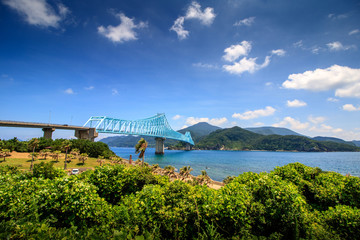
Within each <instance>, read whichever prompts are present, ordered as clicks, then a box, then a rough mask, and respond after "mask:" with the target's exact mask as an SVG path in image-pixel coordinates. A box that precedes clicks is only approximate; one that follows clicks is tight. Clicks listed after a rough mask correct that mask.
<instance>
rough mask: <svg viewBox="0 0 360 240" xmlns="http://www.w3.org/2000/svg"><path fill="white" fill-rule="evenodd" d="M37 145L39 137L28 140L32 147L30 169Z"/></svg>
mask: <svg viewBox="0 0 360 240" xmlns="http://www.w3.org/2000/svg"><path fill="white" fill-rule="evenodd" d="M38 145H39V139H37V138H32V139H31V140H30V141H29V146H30V147H31V148H32V153H33V154H32V156H31V165H30V171H31V170H32V169H33V166H34V165H33V164H34V153H35V149H36V147H37V146H38Z"/></svg>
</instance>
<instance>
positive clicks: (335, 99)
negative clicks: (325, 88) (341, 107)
mask: <svg viewBox="0 0 360 240" xmlns="http://www.w3.org/2000/svg"><path fill="white" fill-rule="evenodd" d="M326 100H327V101H328V102H338V101H339V99H337V98H332V97H329V98H328V99H326Z"/></svg>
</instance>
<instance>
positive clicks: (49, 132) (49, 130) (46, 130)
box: [42, 128, 55, 139]
mask: <svg viewBox="0 0 360 240" xmlns="http://www.w3.org/2000/svg"><path fill="white" fill-rule="evenodd" d="M42 130H43V131H44V138H46V139H51V138H52V133H53V131H55V128H43V129H42Z"/></svg>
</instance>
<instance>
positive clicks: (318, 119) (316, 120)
mask: <svg viewBox="0 0 360 240" xmlns="http://www.w3.org/2000/svg"><path fill="white" fill-rule="evenodd" d="M308 120H309V121H310V122H312V123H314V124H319V123H323V122H325V120H326V119H325V117H313V116H311V115H310V116H309V117H308Z"/></svg>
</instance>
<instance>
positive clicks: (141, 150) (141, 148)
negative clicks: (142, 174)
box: [135, 138, 148, 164]
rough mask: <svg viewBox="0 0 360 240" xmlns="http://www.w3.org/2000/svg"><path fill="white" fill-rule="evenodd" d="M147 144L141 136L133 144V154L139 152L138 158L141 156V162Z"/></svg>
mask: <svg viewBox="0 0 360 240" xmlns="http://www.w3.org/2000/svg"><path fill="white" fill-rule="evenodd" d="M147 146H148V142H147V141H146V140H145V139H144V138H141V139H140V140H139V141H138V143H137V144H136V145H135V154H138V153H140V154H139V159H141V158H142V162H143V164H144V155H145V150H146V148H147Z"/></svg>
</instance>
